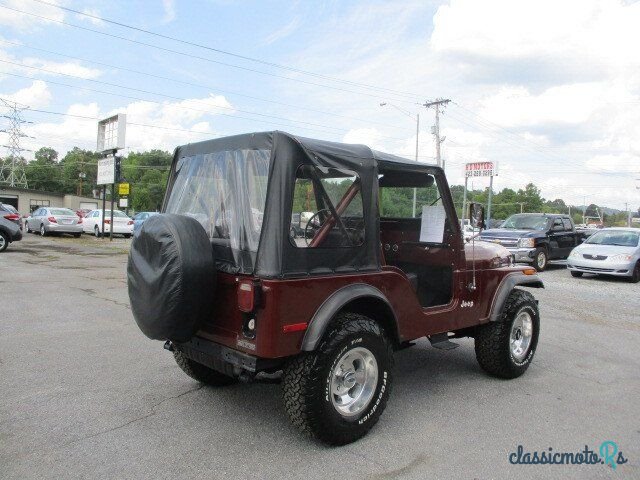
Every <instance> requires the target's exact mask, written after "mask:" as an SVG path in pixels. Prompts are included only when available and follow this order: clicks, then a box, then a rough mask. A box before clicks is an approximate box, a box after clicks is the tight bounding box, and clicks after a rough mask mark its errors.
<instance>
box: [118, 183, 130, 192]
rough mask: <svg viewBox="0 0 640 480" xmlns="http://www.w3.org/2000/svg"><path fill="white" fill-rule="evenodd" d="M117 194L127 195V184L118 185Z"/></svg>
mask: <svg viewBox="0 0 640 480" xmlns="http://www.w3.org/2000/svg"><path fill="white" fill-rule="evenodd" d="M118 193H119V194H120V195H129V184H128V183H121V184H119V185H118Z"/></svg>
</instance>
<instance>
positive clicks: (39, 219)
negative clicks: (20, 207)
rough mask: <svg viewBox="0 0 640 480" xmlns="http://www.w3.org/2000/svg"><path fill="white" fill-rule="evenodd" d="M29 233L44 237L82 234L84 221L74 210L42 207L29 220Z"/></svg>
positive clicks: (77, 235) (27, 225)
mask: <svg viewBox="0 0 640 480" xmlns="http://www.w3.org/2000/svg"><path fill="white" fill-rule="evenodd" d="M26 228H27V233H31V232H38V233H40V235H42V236H43V237H44V236H45V235H48V234H50V233H69V234H71V235H73V236H74V237H79V236H80V235H81V234H82V219H81V218H78V216H77V215H76V214H75V212H74V211H73V210H70V209H68V208H57V207H40V208H38V209H37V210H36V211H35V212H33V213H32V214H31V216H30V217H28V218H27V221H26Z"/></svg>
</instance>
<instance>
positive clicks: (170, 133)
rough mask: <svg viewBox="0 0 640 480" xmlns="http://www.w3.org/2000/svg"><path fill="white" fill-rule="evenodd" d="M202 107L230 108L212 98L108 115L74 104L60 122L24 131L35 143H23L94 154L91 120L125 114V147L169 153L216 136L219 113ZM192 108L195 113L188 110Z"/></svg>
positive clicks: (136, 106) (141, 104) (141, 105)
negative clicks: (217, 115)
mask: <svg viewBox="0 0 640 480" xmlns="http://www.w3.org/2000/svg"><path fill="white" fill-rule="evenodd" d="M203 105H211V106H225V107H229V108H233V107H232V105H231V104H230V103H229V102H228V101H227V100H226V99H225V98H224V97H222V96H214V95H210V96H208V97H204V98H193V99H187V100H184V101H181V102H163V103H160V104H158V103H153V102H147V101H138V102H133V103H130V104H128V105H126V106H124V107H122V108H117V109H112V110H109V111H105V110H103V109H101V108H100V107H99V105H98V104H97V103H95V102H91V103H87V104H81V103H77V104H73V105H71V106H70V107H69V108H68V109H67V111H66V112H65V113H66V114H68V116H64V117H62V120H61V121H60V122H38V123H35V124H33V125H30V126H29V127H28V128H25V130H26V131H27V133H28V134H29V135H31V136H34V137H36V139H35V140H26V141H25V144H26V145H27V148H35V149H37V148H39V147H41V146H43V145H47V146H51V147H53V148H55V149H56V150H57V151H58V152H59V153H60V156H61V157H62V156H64V155H65V153H66V152H67V151H68V150H70V149H71V148H72V147H74V146H79V147H81V148H85V149H91V150H94V149H95V148H96V146H95V142H96V140H95V138H96V129H97V126H96V124H97V120H92V119H93V118H95V119H98V118H106V117H108V116H111V115H113V114H116V113H126V114H127V132H126V145H127V148H128V149H129V150H151V149H164V150H168V151H171V150H173V149H174V148H175V147H176V146H177V145H182V144H185V143H190V142H195V141H200V140H206V139H207V138H212V137H215V136H217V135H218V134H217V133H216V132H215V130H214V126H213V124H212V121H213V119H215V114H216V113H219V111H218V112H216V111H214V110H211V111H207V110H206V108H204V107H203ZM191 107H193V108H197V109H198V111H194V110H189V109H188V108H191ZM73 115H76V116H79V117H89V119H85V118H77V117H74V116H73ZM198 132H201V133H198Z"/></svg>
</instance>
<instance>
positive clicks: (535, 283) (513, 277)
mask: <svg viewBox="0 0 640 480" xmlns="http://www.w3.org/2000/svg"><path fill="white" fill-rule="evenodd" d="M518 285H522V286H524V287H531V288H544V284H543V283H542V280H540V277H538V275H537V274H534V275H525V274H524V273H516V274H510V275H507V276H506V277H505V278H504V279H503V280H502V282H500V285H498V291H497V292H496V294H495V295H494V297H493V304H492V305H491V313H490V314H489V321H491V322H497V321H498V320H500V315H501V314H502V308H503V307H504V303H505V302H506V301H507V297H508V296H509V294H510V293H511V291H512V290H513V289H514V288H515V287H517V286H518Z"/></svg>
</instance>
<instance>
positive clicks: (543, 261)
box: [538, 252, 547, 268]
mask: <svg viewBox="0 0 640 480" xmlns="http://www.w3.org/2000/svg"><path fill="white" fill-rule="evenodd" d="M546 264H547V258H546V257H545V255H544V252H540V253H538V267H539V268H544V266H545V265H546Z"/></svg>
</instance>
